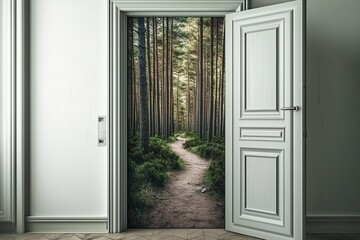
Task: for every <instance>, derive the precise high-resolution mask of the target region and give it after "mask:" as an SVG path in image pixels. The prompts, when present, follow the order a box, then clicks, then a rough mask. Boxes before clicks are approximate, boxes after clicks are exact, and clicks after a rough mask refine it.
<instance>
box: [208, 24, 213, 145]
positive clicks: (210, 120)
mask: <svg viewBox="0 0 360 240" xmlns="http://www.w3.org/2000/svg"><path fill="white" fill-rule="evenodd" d="M210 21H211V25H210V103H209V104H210V105H209V108H210V111H209V121H208V123H209V125H208V136H207V140H208V142H210V141H211V140H212V138H213V136H214V132H213V131H214V126H213V124H214V123H213V121H214V115H213V114H214V113H213V112H214V18H211V19H210Z"/></svg>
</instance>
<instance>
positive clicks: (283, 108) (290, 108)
mask: <svg viewBox="0 0 360 240" xmlns="http://www.w3.org/2000/svg"><path fill="white" fill-rule="evenodd" d="M299 109H300V108H299V107H298V106H294V107H282V108H281V110H282V111H288V110H292V111H295V112H296V111H299Z"/></svg>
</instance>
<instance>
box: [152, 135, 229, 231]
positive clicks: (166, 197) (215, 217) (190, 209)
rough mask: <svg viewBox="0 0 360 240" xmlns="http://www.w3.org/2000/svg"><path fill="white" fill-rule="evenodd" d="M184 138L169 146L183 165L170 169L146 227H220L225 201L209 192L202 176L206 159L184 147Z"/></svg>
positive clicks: (205, 167)
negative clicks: (180, 167) (171, 170)
mask: <svg viewBox="0 0 360 240" xmlns="http://www.w3.org/2000/svg"><path fill="white" fill-rule="evenodd" d="M185 141H186V139H184V138H178V140H177V141H176V142H174V143H172V144H171V145H170V146H171V149H172V150H173V151H174V152H175V153H176V154H177V155H178V156H179V157H180V158H181V159H182V160H183V161H184V163H185V164H184V169H183V170H182V171H179V172H176V173H173V174H172V175H171V176H170V179H169V183H168V185H167V187H166V188H165V190H164V191H163V192H162V193H160V194H159V195H158V196H157V199H158V202H157V203H156V205H155V207H154V209H153V211H152V212H151V213H150V215H149V221H150V224H149V225H148V227H149V228H223V227H224V205H223V202H222V201H219V202H216V200H215V199H214V197H212V196H209V193H208V192H205V193H202V192H201V190H202V186H203V183H202V180H203V177H204V174H205V171H206V169H207V168H208V165H209V162H208V161H206V160H205V159H203V158H201V157H199V156H197V155H195V154H193V153H191V152H189V151H187V150H186V149H184V146H183V143H184V142H185Z"/></svg>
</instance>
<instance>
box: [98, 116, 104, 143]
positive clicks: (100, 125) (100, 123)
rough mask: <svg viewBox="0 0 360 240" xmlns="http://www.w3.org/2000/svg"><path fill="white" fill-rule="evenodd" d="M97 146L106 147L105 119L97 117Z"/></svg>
mask: <svg viewBox="0 0 360 240" xmlns="http://www.w3.org/2000/svg"><path fill="white" fill-rule="evenodd" d="M97 131H98V134H97V145H98V146H106V117H105V116H98V130H97Z"/></svg>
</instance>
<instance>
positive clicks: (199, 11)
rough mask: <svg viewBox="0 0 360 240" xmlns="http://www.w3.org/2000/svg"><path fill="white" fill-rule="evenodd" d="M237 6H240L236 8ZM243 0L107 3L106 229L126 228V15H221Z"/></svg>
mask: <svg viewBox="0 0 360 240" xmlns="http://www.w3.org/2000/svg"><path fill="white" fill-rule="evenodd" d="M239 6H240V7H239ZM246 6H247V0H227V1H221V0H211V1H209V0H198V1H191V0H173V1H166V0H161V1H155V0H147V1H142V0H132V1H127V0H110V1H109V6H108V10H109V22H108V27H109V29H108V31H109V34H108V36H109V39H108V40H109V42H108V44H109V45H108V51H109V56H108V57H109V58H108V61H109V74H108V80H109V82H108V94H109V95H108V107H109V108H108V114H109V118H108V119H109V152H108V163H109V170H108V171H109V172H108V176H109V178H108V187H109V193H108V195H109V196H108V230H109V232H110V233H118V232H122V231H125V230H126V229H127V73H126V71H127V69H126V67H124V68H123V69H120V68H119V67H118V66H127V64H126V58H127V56H126V55H127V41H126V37H127V36H126V33H127V21H126V20H127V16H136V15H137V16H139V15H141V16H184V15H185V16H212V17H215V16H224V15H225V14H226V13H230V12H235V11H237V10H244V9H246Z"/></svg>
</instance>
